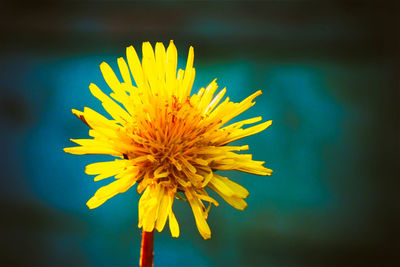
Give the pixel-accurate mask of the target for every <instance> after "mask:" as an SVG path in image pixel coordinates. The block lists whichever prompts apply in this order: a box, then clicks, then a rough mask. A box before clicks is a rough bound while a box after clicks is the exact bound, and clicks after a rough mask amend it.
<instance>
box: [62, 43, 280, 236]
mask: <svg viewBox="0 0 400 267" xmlns="http://www.w3.org/2000/svg"><path fill="white" fill-rule="evenodd" d="M142 52H143V57H142V62H140V60H139V58H138V56H137V54H136V51H135V49H134V48H133V47H132V46H130V47H128V48H127V49H126V54H127V63H126V61H125V60H124V59H123V58H122V57H121V58H118V67H119V70H120V72H121V76H122V79H123V81H122V82H121V81H120V80H119V79H118V78H117V76H116V75H115V73H114V72H113V70H112V69H111V67H110V66H109V65H108V64H107V63H105V62H103V63H101V65H100V69H101V72H102V73H103V76H104V79H105V81H106V83H107V84H108V85H109V86H110V88H111V90H112V93H111V94H110V97H109V96H108V95H106V94H104V93H103V92H102V91H101V90H100V89H99V88H98V87H97V86H96V85H95V84H93V83H92V84H90V85H89V88H90V91H91V93H92V94H93V95H94V96H95V97H96V98H97V99H99V100H100V101H101V103H102V105H103V107H104V109H105V110H106V111H107V112H108V113H109V114H110V116H111V119H108V118H106V117H103V116H102V115H100V114H99V113H97V112H95V111H94V110H92V109H90V108H87V107H85V108H84V110H83V111H78V110H75V109H73V110H72V113H73V114H75V115H76V116H77V117H78V118H80V119H81V120H82V121H83V122H84V123H85V124H87V125H88V126H89V127H90V130H89V135H90V136H91V137H92V138H91V139H71V141H72V142H75V143H76V144H78V145H80V146H77V147H69V148H65V149H64V151H65V152H67V153H71V154H77V155H83V154H110V155H113V156H115V157H116V158H117V159H115V160H114V161H109V162H98V163H93V164H90V165H88V166H87V167H86V170H85V172H86V173H87V174H89V175H97V176H95V178H94V180H95V181H99V180H102V179H105V178H109V177H112V176H115V181H113V182H112V183H110V184H108V185H106V186H103V187H101V188H100V189H99V190H98V191H97V192H96V193H95V195H94V196H93V197H92V198H91V199H90V200H89V201H88V202H87V206H88V207H89V208H90V209H93V208H97V207H98V206H100V205H102V204H103V203H104V202H105V201H107V200H108V199H110V198H112V197H113V196H115V195H116V194H119V193H123V192H125V191H127V190H128V189H129V188H131V187H132V186H133V185H134V184H135V183H137V184H138V185H137V192H138V193H139V194H142V196H141V198H140V200H139V225H138V226H139V227H143V230H144V231H148V232H150V231H153V229H154V228H156V229H157V230H158V231H161V230H162V229H163V228H164V225H165V223H166V221H167V219H168V220H169V227H170V231H171V235H172V236H173V237H178V236H179V226H178V222H177V220H176V218H175V215H174V213H173V211H172V204H173V202H174V199H175V198H181V199H184V200H187V202H188V203H189V204H190V206H191V208H192V210H193V214H194V217H195V221H196V225H197V228H198V230H199V232H200V234H201V235H202V236H203V238H205V239H207V238H210V237H211V231H210V228H209V226H208V224H207V221H206V219H207V215H208V212H209V209H210V207H211V204H214V205H215V206H218V202H217V201H216V200H215V199H214V198H212V197H210V196H209V195H208V193H207V190H206V188H209V189H211V190H213V191H215V192H216V193H217V194H218V195H220V196H221V197H222V198H223V199H224V200H225V201H226V202H228V203H229V204H230V205H232V206H233V207H235V208H237V209H240V210H243V209H244V208H246V206H247V204H246V202H245V201H244V199H245V198H246V197H247V196H248V195H249V192H248V191H247V190H246V189H245V188H244V187H242V186H240V185H239V184H237V183H235V182H233V181H232V180H230V179H228V178H227V177H222V176H220V175H218V174H216V171H217V170H237V171H242V172H247V173H252V174H258V175H271V174H272V170H270V169H267V168H265V167H264V166H263V164H264V162H262V161H254V160H252V155H251V154H240V153H237V151H242V150H247V149H249V147H248V146H247V145H245V146H229V145H228V144H229V143H231V142H233V141H235V140H238V139H240V138H243V137H246V136H249V135H252V134H256V133H258V132H260V131H262V130H264V129H266V128H267V127H268V126H270V125H271V123H272V121H266V122H263V123H260V124H257V125H255V126H251V127H247V128H243V126H245V125H248V124H253V123H256V122H259V121H261V117H256V118H251V119H247V120H243V121H240V122H236V123H232V124H229V125H227V123H228V122H229V121H230V120H231V119H232V118H234V117H236V116H237V115H239V114H241V113H242V112H244V111H245V110H247V109H248V108H250V107H251V106H253V105H254V102H253V100H254V98H256V97H257V96H258V95H260V94H261V91H257V92H255V93H254V94H252V95H251V96H249V97H248V98H246V99H244V100H243V101H242V102H240V103H234V102H231V101H229V97H226V98H225V100H224V101H222V99H223V97H224V95H225V92H226V89H225V88H224V89H222V90H221V91H219V92H218V93H217V94H216V95H215V96H214V93H215V92H216V90H217V88H218V86H217V83H216V82H215V80H214V81H212V82H211V83H210V84H209V85H208V86H207V87H206V88H201V89H200V90H199V91H198V92H197V93H196V94H193V95H190V93H191V89H192V85H193V81H194V77H195V69H194V68H193V59H194V54H193V47H190V49H189V55H188V59H187V64H186V69H185V70H182V69H179V70H178V72H177V71H176V70H177V51H176V48H175V45H174V43H173V42H172V41H171V42H170V44H169V46H168V49H167V50H165V48H164V45H163V44H162V43H157V44H156V46H155V49H154V50H153V48H152V46H151V45H150V43H149V42H145V43H143V48H142ZM131 75H132V77H133V79H134V81H135V85H134V84H133V83H132V79H131ZM207 202H208V207H207V208H206V207H205V205H204V203H207Z"/></svg>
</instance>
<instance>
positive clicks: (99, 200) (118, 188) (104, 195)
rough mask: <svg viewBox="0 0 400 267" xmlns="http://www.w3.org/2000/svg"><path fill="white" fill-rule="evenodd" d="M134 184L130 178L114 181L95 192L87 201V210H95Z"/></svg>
mask: <svg viewBox="0 0 400 267" xmlns="http://www.w3.org/2000/svg"><path fill="white" fill-rule="evenodd" d="M134 184H135V180H134V179H133V178H132V177H126V178H124V179H119V180H116V181H114V182H112V183H111V184H109V185H106V186H103V187H101V188H100V189H99V190H97V192H96V193H95V194H94V196H93V197H92V198H91V199H89V201H88V202H87V203H86V205H87V206H88V207H89V209H94V208H97V207H98V206H100V205H101V204H103V203H104V202H106V201H107V200H108V199H110V198H112V197H113V196H115V195H116V194H119V193H124V192H125V191H127V190H128V189H129V188H130V187H131V186H132V185H134Z"/></svg>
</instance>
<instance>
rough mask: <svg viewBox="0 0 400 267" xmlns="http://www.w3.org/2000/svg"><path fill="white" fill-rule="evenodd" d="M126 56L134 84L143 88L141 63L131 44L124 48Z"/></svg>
mask: <svg viewBox="0 0 400 267" xmlns="http://www.w3.org/2000/svg"><path fill="white" fill-rule="evenodd" d="M126 57H127V59H128V65H129V69H130V70H131V73H132V76H133V79H134V80H135V83H136V86H137V87H141V88H144V79H143V70H142V65H141V64H140V60H139V57H138V55H137V53H136V50H135V48H133V46H129V47H127V48H126Z"/></svg>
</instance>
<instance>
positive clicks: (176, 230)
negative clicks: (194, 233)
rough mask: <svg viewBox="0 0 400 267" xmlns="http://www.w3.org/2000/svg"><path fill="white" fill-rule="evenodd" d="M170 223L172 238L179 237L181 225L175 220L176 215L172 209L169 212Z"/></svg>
mask: <svg viewBox="0 0 400 267" xmlns="http://www.w3.org/2000/svg"><path fill="white" fill-rule="evenodd" d="M168 222H169V230H170V231H171V236H172V237H179V224H178V221H177V220H176V218H175V214H174V213H173V211H172V209H171V211H170V212H169V216H168Z"/></svg>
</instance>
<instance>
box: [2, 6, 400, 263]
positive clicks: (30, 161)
mask: <svg viewBox="0 0 400 267" xmlns="http://www.w3.org/2000/svg"><path fill="white" fill-rule="evenodd" d="M399 17H400V16H399V5H398V4H396V3H394V2H388V1H375V2H371V1H367V2H365V1H364V2H360V1H357V2H350V1H321V2H317V1H266V2H258V1H257V2H252V1H219V2H194V1H193V2H192V1H190V2H184V1H142V2H131V1H101V0H92V1H88V2H82V1H51V2H42V1H9V2H4V1H2V2H1V4H0V33H1V35H0V36H1V37H0V38H1V42H0V66H1V68H0V128H1V131H0V136H1V139H0V140H1V143H0V144H1V154H0V164H1V178H2V185H1V187H0V207H1V219H0V231H1V232H0V233H1V238H0V239H1V247H0V253H1V255H0V263H1V264H2V265H3V266H4V265H5V266H8V265H21V266H34V265H37V266H64V265H65V266H72V265H75V266H76V265H78V266H118V265H133V266H135V265H137V263H138V258H139V248H140V238H141V233H140V230H139V229H138V228H137V201H138V195H137V193H136V191H135V189H131V190H129V191H128V192H127V193H125V194H122V195H118V196H116V197H114V198H113V199H112V200H110V201H108V202H107V203H106V204H105V205H103V206H101V207H99V208H98V209H95V210H89V209H88V208H87V207H86V205H85V203H86V201H87V200H88V199H89V198H90V197H91V196H92V194H94V192H95V191H96V189H97V188H99V187H100V186H102V185H104V184H107V183H108V182H109V181H105V182H104V183H102V182H97V183H94V182H93V181H92V177H90V176H87V175H85V174H84V167H85V165H87V164H89V163H92V162H95V161H98V160H102V159H104V158H106V157H103V156H73V155H69V154H65V153H63V152H62V148H63V147H66V146H71V145H72V143H71V142H69V138H85V137H86V136H87V130H88V129H87V128H86V126H85V125H84V124H82V123H81V122H80V121H79V120H78V119H76V118H75V117H74V116H73V115H72V114H71V112H70V109H71V108H77V109H82V108H83V107H84V106H89V107H92V108H94V109H95V110H99V111H102V108H101V106H100V105H99V103H98V102H97V101H96V99H95V98H94V97H92V96H91V95H90V93H89V90H88V85H89V83H91V82H94V83H96V84H98V85H99V86H100V88H103V89H105V90H107V87H106V84H105V82H104V81H103V78H102V76H101V73H100V70H99V67H98V66H99V64H100V63H101V62H103V61H107V62H108V63H110V65H111V66H112V67H114V68H116V66H117V64H116V59H117V58H118V57H120V56H125V47H126V46H128V45H131V44H132V45H134V46H135V47H136V48H137V49H138V51H141V43H142V42H143V41H151V42H152V44H153V45H154V44H155V41H163V42H164V44H165V45H167V44H168V42H169V40H171V39H173V40H175V43H176V45H177V48H178V52H179V61H180V63H179V64H180V66H184V64H185V58H186V56H187V51H188V48H189V46H190V45H193V46H194V47H195V67H196V72H197V76H196V82H195V84H194V88H195V90H197V89H198V88H200V87H202V86H206V85H207V84H208V83H209V82H211V81H212V80H213V79H214V78H218V80H217V81H218V83H219V85H220V87H221V88H223V87H227V88H228V94H229V96H230V97H231V99H233V100H234V101H240V100H242V99H243V98H244V97H246V96H247V95H249V94H250V93H252V92H254V91H256V90H258V89H262V90H263V95H262V96H260V97H258V98H257V100H256V101H257V104H256V105H255V106H254V107H253V108H252V109H250V110H249V111H247V112H246V113H244V114H242V115H241V116H240V119H245V118H248V117H252V116H258V115H262V116H263V118H264V119H265V120H268V119H272V120H274V124H273V125H272V126H271V127H270V128H269V129H268V130H266V131H265V132H262V133H260V134H258V135H256V136H252V137H249V138H247V139H246V140H244V141H240V142H239V143H240V144H245V143H248V144H249V145H250V149H251V151H252V153H253V154H254V158H255V159H259V160H265V161H266V162H267V166H268V167H270V168H272V169H274V171H275V172H274V174H273V176H271V177H259V176H253V175H249V174H240V173H234V172H232V173H228V175H229V177H230V178H231V179H233V180H235V181H238V182H239V183H241V184H242V185H244V186H245V187H246V188H248V190H249V191H250V193H251V194H250V197H249V198H248V203H249V207H248V208H247V209H246V210H245V211H244V212H241V211H237V210H235V209H233V208H232V207H230V206H228V205H227V204H225V203H224V202H223V201H220V203H221V205H220V207H218V208H214V209H212V210H211V212H210V215H209V220H208V222H209V224H210V226H211V229H212V233H213V236H212V239H211V240H207V241H204V240H203V239H202V238H201V237H200V235H199V234H198V232H197V229H196V227H195V223H194V219H193V215H192V213H191V211H190V209H189V207H188V205H186V203H182V202H178V201H176V202H175V203H176V205H175V207H176V208H175V209H176V213H177V218H178V221H179V223H180V226H181V236H180V238H179V239H173V238H171V237H170V234H169V231H168V228H166V230H165V231H164V232H162V233H160V234H159V233H157V234H156V239H155V251H156V252H155V253H156V254H155V259H154V260H155V266H367V265H371V266H395V265H396V262H397V263H398V255H397V256H396V254H398V252H399V248H400V246H399V245H400V243H399V238H400V235H399V233H400V231H399V223H400V219H399V198H398V190H399V185H400V183H399V100H400V94H399V85H400V83H399V62H400V61H399V60H400V57H399V55H400V53H399V33H400V27H399V25H400V24H399Z"/></svg>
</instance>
